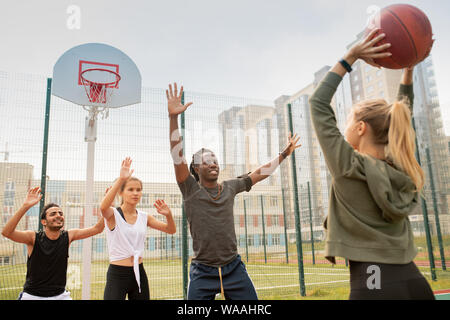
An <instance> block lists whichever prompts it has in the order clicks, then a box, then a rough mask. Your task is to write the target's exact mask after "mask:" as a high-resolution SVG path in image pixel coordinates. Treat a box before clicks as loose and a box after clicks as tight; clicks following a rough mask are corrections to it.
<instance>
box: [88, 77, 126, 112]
mask: <svg viewBox="0 0 450 320" xmlns="http://www.w3.org/2000/svg"><path fill="white" fill-rule="evenodd" d="M86 76H89V79H87V77H86ZM80 79H81V82H82V83H83V86H84V89H85V90H86V95H87V97H88V99H89V101H90V102H92V103H95V104H97V103H98V104H99V106H105V107H107V105H106V104H107V102H108V101H109V99H110V98H111V96H112V94H113V93H114V90H111V89H116V88H117V87H118V85H119V81H120V79H121V78H120V75H119V74H118V73H117V72H114V71H112V70H108V69H100V68H94V69H86V70H84V71H83V72H81V73H80Z"/></svg>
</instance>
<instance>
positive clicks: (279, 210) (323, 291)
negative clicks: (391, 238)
mask: <svg viewBox="0 0 450 320" xmlns="http://www.w3.org/2000/svg"><path fill="white" fill-rule="evenodd" d="M0 76H1V78H0V80H1V82H0V84H1V85H0V111H1V117H2V120H3V121H2V127H1V129H0V151H2V153H0V156H4V158H3V159H2V161H0V204H1V205H2V206H1V210H2V211H1V212H0V216H1V220H0V228H3V226H4V224H5V223H6V221H7V220H8V219H9V218H10V217H11V216H12V215H13V214H14V212H15V211H16V210H17V209H18V208H19V207H20V205H21V203H22V201H23V200H24V198H25V195H26V192H27V190H28V188H30V187H32V186H41V185H43V186H44V185H45V200H44V201H45V203H48V202H56V203H58V204H60V205H61V207H62V209H63V211H64V214H65V217H66V222H65V224H66V229H71V228H79V227H83V218H84V214H85V210H84V208H85V205H86V203H85V202H86V201H85V188H86V183H85V177H86V173H85V172H86V154H87V150H86V148H87V147H86V142H85V141H84V127H85V121H86V120H85V118H86V116H87V111H85V110H83V108H82V107H79V106H76V105H73V104H71V103H68V102H66V101H63V100H61V99H59V98H57V97H53V96H52V97H51V102H50V103H49V104H47V105H49V106H50V109H49V113H48V115H49V118H48V119H49V121H48V143H47V144H44V143H43V141H45V140H46V139H44V132H45V128H46V126H45V119H46V118H45V114H46V101H47V95H46V92H47V79H46V78H44V77H40V76H33V75H28V74H14V73H1V74H0ZM184 99H185V101H186V102H190V101H192V102H194V105H192V106H191V107H190V108H189V109H188V111H186V113H185V115H184V117H183V126H184V128H185V129H184V132H183V135H184V137H185V139H184V143H185V151H186V152H185V154H186V158H187V160H188V162H190V161H191V157H192V154H193V153H194V152H196V151H197V150H199V149H200V148H202V147H205V148H209V149H211V150H213V151H214V152H215V154H216V155H217V156H218V158H219V162H220V169H221V173H220V179H221V180H225V179H230V178H234V177H237V176H240V175H242V174H244V173H248V172H251V171H252V170H254V169H256V168H257V167H258V166H260V165H261V164H264V163H266V162H268V161H269V160H271V159H272V158H273V157H275V156H277V155H278V153H279V152H280V150H281V149H282V148H283V147H284V146H285V144H286V141H287V136H288V132H290V131H294V132H296V133H298V134H299V135H300V137H301V143H302V145H303V146H302V147H301V148H300V149H298V150H297V151H296V153H295V156H294V157H291V158H290V159H288V160H286V161H284V162H283V163H282V164H281V166H280V168H278V169H277V170H276V172H275V173H274V174H273V175H272V176H271V177H269V178H267V179H266V180H264V181H263V182H261V183H259V184H257V185H256V186H254V187H253V188H252V190H251V191H250V192H249V193H241V194H239V195H238V196H237V197H236V199H235V206H234V219H235V230H236V237H237V243H238V250H239V253H240V255H241V257H242V260H243V261H244V262H245V263H246V265H247V269H248V272H249V275H250V277H251V278H252V280H253V282H254V284H255V287H256V290H257V293H258V296H259V297H260V298H261V299H295V298H300V297H302V296H305V297H312V298H314V297H315V298H319V299H320V298H332V299H333V298H336V299H345V298H346V296H345V295H346V294H347V293H348V286H349V271H348V267H347V263H346V261H345V260H343V259H338V260H337V265H335V266H333V265H331V264H330V263H329V262H328V261H326V260H325V258H324V255H323V252H324V241H323V240H324V237H325V233H324V230H323V227H322V224H323V221H324V218H325V216H326V214H327V209H328V199H329V194H328V192H329V187H330V183H331V179H330V176H329V174H328V172H327V170H326V165H325V163H324V159H323V158H322V155H321V153H320V149H319V146H318V143H317V141H316V138H315V135H314V132H313V130H312V127H311V122H310V120H309V118H308V117H309V116H308V112H307V110H308V109H307V98H302V97H300V98H299V99H296V100H292V99H291V100H289V101H288V102H286V101H284V102H283V101H280V100H277V102H276V103H273V102H271V101H260V100H257V99H247V98H237V97H229V96H223V95H212V94H202V93H194V92H190V91H187V92H186V93H185V97H184ZM102 116H105V117H106V114H103V115H100V117H99V120H98V128H97V129H98V137H97V141H96V150H95V170H94V172H95V176H94V188H93V190H94V194H93V199H94V200H93V207H94V210H93V214H94V216H95V217H99V210H98V206H99V204H100V202H101V200H102V197H103V195H104V192H105V189H106V188H107V187H108V186H110V185H111V184H112V181H113V180H114V179H115V178H116V177H117V176H118V173H119V168H120V164H121V161H122V159H123V158H124V157H126V156H130V157H131V158H132V159H133V168H134V169H135V174H134V175H135V176H137V177H138V178H140V179H141V180H142V181H143V184H144V187H143V196H142V200H141V203H140V205H139V208H140V209H141V210H143V211H146V212H148V213H149V214H151V215H153V216H155V217H157V218H158V219H160V218H161V217H160V216H159V215H158V214H157V213H156V210H155V209H154V208H153V203H154V201H155V200H156V199H164V200H165V202H166V203H167V204H168V205H169V206H170V207H171V209H172V212H173V214H174V217H175V221H176V225H177V233H176V234H174V235H166V234H164V233H161V232H158V231H155V230H150V229H149V230H148V231H147V237H146V243H145V252H144V266H145V269H146V271H147V274H148V278H149V285H150V295H151V298H152V299H183V298H185V295H186V287H187V281H188V276H187V275H188V267H189V261H190V258H191V257H192V241H191V239H190V235H189V231H188V229H186V232H185V233H183V218H182V217H183V208H182V205H183V203H182V197H181V193H180V191H179V189H178V186H177V184H176V180H175V176H174V172H173V164H172V158H171V156H170V152H169V120H168V117H167V106H166V96H165V92H164V90H163V89H150V88H143V91H142V102H141V103H140V104H139V105H135V106H130V107H124V108H121V109H115V110H110V111H109V115H108V117H107V118H105V119H102ZM45 148H47V154H46V156H47V160H46V161H44V162H43V153H44V152H43V151H44V150H45ZM422 160H423V161H422V162H423V165H424V166H427V167H428V166H429V169H428V170H430V171H431V170H432V171H434V174H435V175H436V174H440V173H439V170H440V168H439V166H433V162H432V161H430V160H426V158H425V159H422ZM43 163H44V164H46V168H44V169H46V170H45V175H44V179H41V176H42V173H43ZM438 191H439V190H435V187H434V186H433V185H432V182H431V181H428V182H427V189H426V192H425V203H426V204H428V206H427V208H428V211H429V212H427V213H426V214H425V215H424V213H423V212H422V209H421V208H418V209H417V212H415V213H413V214H412V215H411V218H410V220H411V224H412V226H413V230H414V235H415V237H416V245H417V246H418V247H419V254H418V256H417V258H416V260H415V262H416V263H417V264H418V265H419V266H420V268H421V270H422V271H423V272H424V274H425V275H426V276H427V277H428V278H431V275H432V274H433V273H436V277H437V280H439V279H440V278H447V279H448V274H447V273H446V272H447V271H444V270H443V269H445V258H444V256H445V257H446V258H447V265H448V259H449V257H450V219H449V215H448V214H442V213H439V212H438V211H439V205H440V203H438V201H437V200H436V199H437V198H436V197H435V198H433V195H434V192H438ZM439 192H440V191H439ZM433 201H434V202H433ZM447 211H448V210H447ZM38 216H39V206H36V207H34V208H32V209H31V210H30V211H29V212H28V213H27V215H26V216H25V217H24V218H23V219H22V221H21V222H20V224H19V226H18V229H21V230H24V229H29V230H38V228H39V218H38ZM424 217H425V218H428V228H427V227H426V224H425V223H424ZM425 221H426V219H425ZM184 226H185V227H186V224H184ZM427 233H428V235H427ZM183 235H185V236H184V238H183ZM82 248H83V241H76V242H73V243H72V245H71V247H70V258H69V267H68V271H67V288H68V290H70V291H71V293H72V297H73V298H74V299H81V297H82V293H81V292H82V286H83V261H82ZM430 249H432V250H433V251H432V252H429V250H430ZM91 252H92V255H91V257H92V258H91V262H90V265H91V283H90V285H91V294H90V298H91V299H103V290H104V287H105V282H106V270H107V268H108V264H109V262H108V250H107V246H106V238H105V232H103V233H101V234H99V235H97V236H95V237H93V238H92V248H91ZM432 259H434V264H435V269H436V271H438V272H434V271H435V269H432V268H430V260H432ZM26 260H27V251H26V248H25V245H22V244H18V243H14V242H12V241H10V240H8V239H6V238H4V237H2V236H1V237H0V299H16V298H17V296H18V294H19V292H20V291H21V290H22V288H23V284H24V282H25V274H26ZM431 262H432V263H433V261H431ZM432 263H431V265H432ZM346 290H347V291H346Z"/></svg>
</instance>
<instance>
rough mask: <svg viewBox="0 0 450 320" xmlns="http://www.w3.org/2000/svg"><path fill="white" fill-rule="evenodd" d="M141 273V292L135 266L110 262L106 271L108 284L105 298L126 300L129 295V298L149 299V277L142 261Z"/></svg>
mask: <svg viewBox="0 0 450 320" xmlns="http://www.w3.org/2000/svg"><path fill="white" fill-rule="evenodd" d="M139 274H140V281H141V292H139V287H138V283H137V281H136V277H135V275H134V269H133V267H123V266H116V265H113V264H110V265H109V268H108V272H107V273H106V286H105V293H104V295H103V299H105V300H125V298H126V296H127V295H128V300H149V299H150V290H149V287H148V279H147V274H146V272H145V269H144V266H143V264H142V263H141V264H140V265H139Z"/></svg>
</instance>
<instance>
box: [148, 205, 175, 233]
mask: <svg viewBox="0 0 450 320" xmlns="http://www.w3.org/2000/svg"><path fill="white" fill-rule="evenodd" d="M153 205H154V206H155V208H156V210H157V211H158V213H159V214H162V215H163V216H165V217H166V221H167V222H166V223H164V222H162V221H159V220H157V219H155V218H154V217H152V216H150V215H148V216H147V226H149V227H150V228H153V229H156V230H159V231H162V232H165V233H168V234H174V233H175V232H177V227H176V225H175V221H174V220H173V216H172V211H171V210H170V208H169V207H168V206H167V204H166V203H165V202H164V200H156V202H155V203H154V204H153Z"/></svg>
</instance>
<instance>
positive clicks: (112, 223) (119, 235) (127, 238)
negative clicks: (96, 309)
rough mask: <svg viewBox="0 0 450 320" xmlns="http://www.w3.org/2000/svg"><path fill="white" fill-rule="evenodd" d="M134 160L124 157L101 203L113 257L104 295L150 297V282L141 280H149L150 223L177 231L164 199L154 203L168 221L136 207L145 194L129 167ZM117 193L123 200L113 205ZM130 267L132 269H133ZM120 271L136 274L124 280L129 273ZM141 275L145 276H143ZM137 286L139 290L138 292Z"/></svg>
mask: <svg viewBox="0 0 450 320" xmlns="http://www.w3.org/2000/svg"><path fill="white" fill-rule="evenodd" d="M131 162H132V160H131V159H130V158H126V159H125V160H124V161H122V166H121V169H120V176H119V178H118V179H116V181H115V182H114V184H113V186H112V187H111V188H109V189H108V191H107V193H106V195H105V197H104V199H103V201H102V203H101V205H100V210H101V212H102V216H103V218H104V219H105V224H106V228H105V229H106V239H107V243H108V251H109V261H110V268H109V269H108V274H107V281H106V287H105V294H104V297H105V299H114V300H120V299H125V296H126V295H127V294H128V299H149V296H150V294H149V292H148V291H149V289H148V283H142V282H141V280H142V281H144V282H146V281H147V278H146V274H145V270H144V269H143V265H142V262H143V253H144V243H145V235H146V231H147V227H150V228H153V229H157V230H160V231H162V232H166V233H168V234H174V233H175V232H176V227H175V222H174V220H173V217H172V212H171V211H170V209H169V207H168V206H167V205H166V204H165V203H164V201H163V200H157V201H156V202H155V203H154V206H155V208H156V210H157V211H158V213H160V214H162V215H164V216H165V217H166V223H164V222H162V221H159V220H157V219H156V218H154V217H152V216H151V215H148V214H147V213H145V212H143V211H140V210H137V209H136V206H137V205H138V204H139V202H140V200H141V197H142V182H141V181H140V180H139V179H137V178H135V177H132V176H131V175H132V174H133V171H134V170H130V166H131ZM117 193H119V195H120V196H121V197H122V204H121V206H120V207H118V208H114V207H111V205H112V204H113V202H114V199H115V197H116V195H117ZM131 269H132V271H133V272H130V271H131ZM118 273H126V274H128V275H129V276H130V275H133V277H134V278H135V281H130V279H127V281H124V279H125V278H126V277H125V276H124V275H123V274H118ZM142 275H143V278H144V279H141V278H142V277H141V276H142ZM130 284H132V285H130ZM136 289H137V291H138V292H135V291H136Z"/></svg>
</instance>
